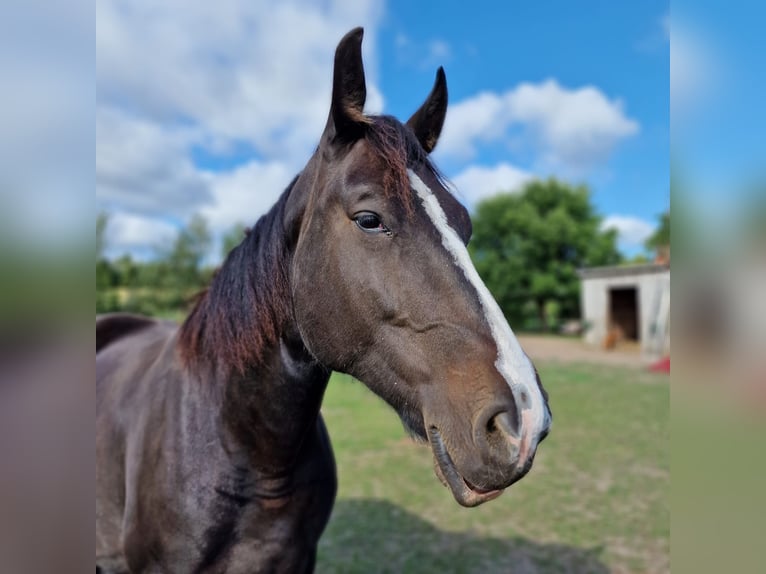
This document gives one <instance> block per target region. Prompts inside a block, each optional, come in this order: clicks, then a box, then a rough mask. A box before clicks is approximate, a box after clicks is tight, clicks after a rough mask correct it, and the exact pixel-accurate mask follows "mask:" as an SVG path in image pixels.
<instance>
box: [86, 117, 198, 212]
mask: <svg viewBox="0 0 766 574" xmlns="http://www.w3.org/2000/svg"><path fill="white" fill-rule="evenodd" d="M198 137H199V136H198V135H197V134H196V133H195V132H194V130H192V129H173V128H168V127H165V126H161V125H159V124H156V123H153V122H150V121H147V120H141V119H136V118H132V117H129V116H128V115H126V114H124V113H121V112H118V111H116V110H111V109H106V108H104V107H102V108H100V109H99V111H98V112H97V115H96V141H97V146H96V197H97V199H98V200H99V202H100V203H101V205H102V207H107V208H109V207H118V208H120V209H124V210H128V211H131V212H138V213H144V214H151V213H162V214H164V215H166V216H170V215H176V216H179V217H183V216H185V215H188V214H189V213H191V212H193V211H195V210H196V209H198V208H199V207H200V206H201V205H203V204H205V203H207V202H209V201H210V200H211V194H210V190H209V185H208V182H207V180H206V179H205V177H204V176H203V174H202V173H200V172H199V171H198V170H197V169H196V168H195V166H194V165H193V164H192V162H191V160H190V159H189V157H188V149H189V147H190V146H191V145H192V143H194V141H195V140H196V139H198Z"/></svg>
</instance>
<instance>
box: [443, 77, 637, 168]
mask: <svg viewBox="0 0 766 574" xmlns="http://www.w3.org/2000/svg"><path fill="white" fill-rule="evenodd" d="M514 130H516V131H514ZM518 130H521V132H522V133H521V136H522V138H521V139H522V140H523V141H528V142H529V145H530V147H532V148H533V149H534V150H535V151H536V152H538V153H539V154H540V155H541V157H542V161H541V164H542V165H543V166H545V167H547V168H563V169H568V170H571V171H574V172H578V173H579V172H582V171H584V170H587V169H590V168H591V167H593V166H594V165H596V164H598V163H600V162H603V161H605V160H606V159H607V158H608V156H609V154H610V153H611V152H612V150H613V149H614V148H615V147H616V146H617V144H618V143H619V142H620V141H622V140H623V139H625V138H626V137H629V136H631V135H633V134H635V133H637V132H638V130H639V125H638V122H636V121H635V120H633V119H631V118H629V117H627V116H626V115H625V112H624V110H623V104H622V102H621V101H620V100H610V99H609V98H608V97H607V96H606V95H604V94H603V93H602V92H601V91H600V90H599V89H598V88H595V87H593V86H585V87H582V88H577V89H567V88H563V87H561V86H560V85H559V84H558V83H557V82H556V81H555V80H547V81H545V82H542V83H540V84H530V83H524V84H520V85H519V86H517V87H515V88H513V89H511V90H508V91H506V92H504V93H501V94H499V93H495V92H482V93H479V94H477V95H476V96H474V97H472V98H469V99H467V100H463V101H461V102H458V103H457V104H455V105H453V106H452V107H451V108H450V110H449V112H448V113H447V120H446V123H445V126H444V133H443V135H442V138H441V141H440V143H439V148H438V153H440V154H441V155H445V156H454V157H458V158H462V159H469V158H471V157H473V156H474V155H475V154H476V153H477V148H478V146H479V145H481V144H485V143H506V144H507V143H510V142H511V141H512V139H514V137H515V138H516V139H518V136H519V133H518Z"/></svg>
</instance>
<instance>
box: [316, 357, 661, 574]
mask: <svg viewBox="0 0 766 574" xmlns="http://www.w3.org/2000/svg"><path fill="white" fill-rule="evenodd" d="M538 366H539V368H540V371H541V376H542V379H543V381H544V383H545V386H546V389H547V390H548V392H549V393H550V395H551V408H552V410H553V413H554V426H553V429H552V432H551V435H550V437H549V438H548V439H547V440H546V441H545V442H544V443H543V445H542V446H541V448H540V451H539V453H538V456H537V458H536V461H535V466H534V468H533V469H532V471H531V472H530V474H529V475H528V476H527V477H526V478H524V479H523V480H522V481H521V482H519V483H518V484H516V485H514V486H513V487H511V488H510V489H509V490H508V492H506V493H504V494H503V496H501V497H500V498H499V499H497V500H495V501H491V502H489V503H487V504H485V505H483V506H481V507H478V508H475V509H465V508H462V507H460V506H458V505H457V503H456V502H455V501H454V499H453V498H452V495H451V494H450V493H449V491H448V490H447V489H446V488H444V487H442V486H441V484H440V483H439V482H438V480H437V479H436V477H435V476H434V474H433V469H432V464H433V463H432V457H431V454H430V451H429V449H428V447H427V446H424V445H418V444H415V443H413V442H412V441H411V440H410V439H409V438H407V437H406V435H405V432H404V430H403V429H402V426H401V424H400V423H399V420H398V418H397V417H396V415H395V413H394V412H393V411H392V410H391V409H390V408H389V407H388V406H387V405H385V404H384V403H383V402H382V401H380V400H379V399H378V398H377V397H375V396H374V395H373V394H372V393H371V392H370V391H368V390H367V389H366V388H365V387H364V386H363V385H362V384H361V383H358V382H356V381H353V380H351V379H350V378H349V377H347V376H344V375H338V374H336V375H334V376H333V379H332V380H331V382H330V386H329V388H328V390H327V395H326V397H325V401H324V406H323V408H322V411H323V414H324V417H325V420H326V422H327V425H328V427H329V430H330V435H331V437H332V440H333V445H334V448H335V453H336V458H337V463H338V474H339V482H340V485H339V492H338V499H337V501H336V505H335V508H334V511H333V515H332V518H331V520H330V524H329V525H328V527H327V530H326V531H325V534H324V536H323V538H322V541H321V543H320V547H319V558H318V563H317V571H318V572H320V573H322V572H392V573H393V572H417V573H428V572H438V573H442V572H477V573H478V572H481V573H485V572H486V573H492V572H513V573H521V574H524V573H527V572H582V573H586V572H587V573H596V574H598V573H606V572H616V573H622V572H668V571H669V568H670V567H669V539H670V526H669V522H670V516H669V515H670V513H669V502H668V495H669V488H670V462H669V385H668V379H667V378H663V377H661V376H657V375H651V374H647V373H643V372H639V371H636V370H628V369H620V368H606V367H597V366H588V365H562V364H557V363H549V364H541V365H538Z"/></svg>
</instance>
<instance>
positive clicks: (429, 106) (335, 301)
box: [285, 28, 551, 506]
mask: <svg viewBox="0 0 766 574" xmlns="http://www.w3.org/2000/svg"><path fill="white" fill-rule="evenodd" d="M361 43H362V29H361V28H359V29H356V30H353V31H351V32H350V33H349V34H347V35H346V36H345V37H344V38H343V39H342V40H341V42H340V44H339V45H338V48H337V51H336V54H335V68H334V78H333V89H332V103H331V108H330V114H329V118H328V121H327V124H326V127H325V130H324V133H323V134H322V137H321V140H320V144H319V146H318V148H317V150H316V153H315V154H314V156H313V157H312V159H311V160H310V161H309V163H308V165H307V166H306V168H305V169H304V170H303V172H302V173H301V174H300V176H299V178H298V180H297V182H296V185H295V189H296V190H300V191H299V192H298V191H295V192H294V193H292V194H291V196H290V197H289V199H288V203H287V205H286V209H285V227H286V229H287V230H289V234H290V237H291V242H292V250H293V256H292V259H291V263H290V270H289V275H290V278H291V280H290V283H291V289H292V303H293V308H294V318H295V321H296V323H297V329H298V331H299V333H300V336H301V338H302V339H303V342H304V344H305V346H306V348H307V349H308V350H309V351H310V352H311V354H312V355H313V356H314V357H315V358H316V359H317V360H318V361H319V362H321V363H322V364H323V365H325V366H326V367H328V368H330V369H333V370H337V371H342V372H345V373H349V374H351V375H353V376H354V377H356V378H357V379H359V380H360V381H362V382H363V383H364V384H365V385H367V386H368V387H369V388H370V389H371V390H372V391H373V392H375V393H376V394H378V395H379V396H380V397H382V398H383V399H384V400H385V401H386V402H388V403H389V404H390V405H391V406H392V407H393V408H394V409H395V410H396V412H397V413H398V414H399V416H400V417H401V419H402V421H403V422H404V425H405V427H406V428H407V429H408V430H409V432H410V433H412V434H413V435H414V436H415V437H419V438H421V439H423V440H425V441H428V443H429V444H430V446H431V448H432V450H433V454H434V458H435V469H436V473H437V475H438V476H439V477H440V479H441V480H442V481H443V482H445V483H446V484H447V485H449V487H450V489H451V491H452V494H453V495H454V497H455V499H456V500H457V502H459V503H460V504H462V505H464V506H475V505H477V504H481V503H482V502H484V501H487V500H490V499H492V498H495V497H496V496H498V495H499V494H500V493H501V492H502V490H503V489H504V488H506V487H508V486H509V485H511V484H512V483H514V482H515V481H517V480H519V479H520V478H521V477H523V476H524V475H525V474H526V473H527V472H528V470H529V469H530V467H531V465H532V460H533V458H534V456H535V451H536V449H537V446H538V444H539V443H540V441H541V440H542V439H543V438H544V437H545V436H546V434H547V433H548V429H549V427H550V424H551V414H550V410H549V408H548V401H547V395H546V393H545V391H544V390H543V388H542V386H541V383H540V379H539V377H538V375H537V372H536V370H535V368H534V366H533V364H532V362H531V361H530V359H529V357H528V356H527V355H526V354H525V353H524V351H523V350H522V348H521V346H520V345H519V342H518V341H517V339H516V337H515V336H514V334H513V332H512V330H511V328H510V327H509V325H508V323H507V321H506V319H505V317H504V315H503V313H502V311H501V309H500V308H499V306H498V305H497V303H496V302H495V300H494V298H493V297H492V295H491V294H490V293H489V291H488V290H487V288H486V286H485V285H484V283H483V282H482V280H481V279H480V277H479V275H478V273H477V272H476V270H475V268H474V266H473V264H472V262H471V259H470V257H469V255H468V251H467V250H466V244H467V242H468V240H469V238H470V236H471V220H470V218H469V215H468V212H467V210H466V209H465V207H463V206H462V205H461V204H460V203H459V202H458V201H457V200H456V199H455V198H454V197H453V196H452V194H451V193H450V192H449V190H448V188H447V185H446V183H445V180H444V179H443V178H442V177H441V176H440V175H439V172H438V171H437V170H436V168H435V167H434V165H433V163H432V162H431V160H430V157H429V154H430V152H431V151H432V150H433V149H434V147H435V146H436V144H437V141H438V138H439V135H440V132H441V129H442V125H443V123H444V118H445V114H446V110H447V84H446V79H445V75H444V71H443V70H442V69H441V68H440V69H439V70H438V72H437V75H436V82H435V84H434V86H433V89H432V91H431V93H430V94H429V96H428V97H427V98H426V100H425V102H424V103H423V104H422V106H421V107H420V108H419V109H418V110H417V111H416V112H415V113H414V114H413V116H412V117H411V118H410V119H409V120H408V121H407V122H406V123H404V124H403V123H401V122H399V121H398V120H396V119H394V118H392V117H389V116H369V115H365V113H364V112H363V107H364V103H365V96H366V85H365V76H364V69H363V64H362V53H361Z"/></svg>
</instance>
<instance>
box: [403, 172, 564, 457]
mask: <svg viewBox="0 0 766 574" xmlns="http://www.w3.org/2000/svg"><path fill="white" fill-rule="evenodd" d="M407 173H408V174H409V177H410V184H411V185H412V189H414V190H415V192H416V193H417V194H418V196H419V197H420V200H421V201H422V202H423V207H424V208H425V210H426V214H427V215H428V217H430V218H431V221H432V222H433V224H434V226H435V227H436V229H437V230H438V231H439V233H440V234H441V238H442V245H444V247H445V248H446V249H447V251H448V252H449V253H450V255H452V257H453V259H454V261H455V265H457V266H458V267H459V268H460V269H461V270H462V271H463V274H464V275H465V277H466V279H467V280H468V282H469V283H470V284H471V285H472V286H473V288H474V289H475V290H476V293H477V294H478V296H479V301H480V302H481V306H482V308H483V310H484V315H485V317H486V319H487V323H488V324H489V327H490V330H491V331H492V337H493V338H494V340H495V345H496V346H497V361H495V367H496V368H497V370H498V372H499V373H500V375H502V377H503V378H504V379H505V381H506V382H507V383H508V386H509V387H510V388H511V393H512V394H513V396H514V399H515V400H516V405H517V407H518V408H519V415H520V419H521V421H522V427H526V428H522V429H521V431H522V433H523V436H522V446H521V450H522V457H521V458H522V462H523V460H524V459H525V458H526V455H527V454H528V452H529V450H530V449H532V448H534V446H535V443H536V442H537V436H538V434H539V433H540V431H541V430H543V429H544V428H546V427H547V426H549V425H550V416H549V414H548V409H547V408H546V407H545V399H544V398H543V394H542V392H541V391H540V387H539V386H538V384H537V377H536V376H535V370H534V367H533V366H532V363H531V362H530V360H529V358H528V357H527V356H526V354H525V353H524V351H523V350H522V348H521V345H520V344H519V341H518V340H517V339H516V337H515V335H514V334H513V331H512V330H511V327H510V325H508V321H506V320H505V316H504V315H503V312H502V310H501V309H500V306H499V305H498V304H497V301H495V298H494V297H492V294H491V293H490V292H489V289H487V286H486V285H484V282H483V281H482V280H481V277H479V273H478V272H477V271H476V268H475V267H474V265H473V262H472V261H471V256H470V255H469V254H468V250H467V249H466V247H465V245H463V241H462V240H461V239H460V236H459V235H458V234H457V232H456V231H455V230H454V229H453V228H452V227H451V226H450V225H449V223H448V222H447V216H446V214H445V213H444V210H443V209H442V207H441V205H440V204H439V200H438V199H436V196H435V195H434V193H433V192H432V191H431V189H430V188H429V187H428V186H427V185H426V184H425V183H424V182H423V180H422V179H420V177H418V175H417V174H416V173H415V172H414V171H412V170H411V169H409V170H407ZM522 393H526V395H527V401H524V400H522V398H521V394H522Z"/></svg>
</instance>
